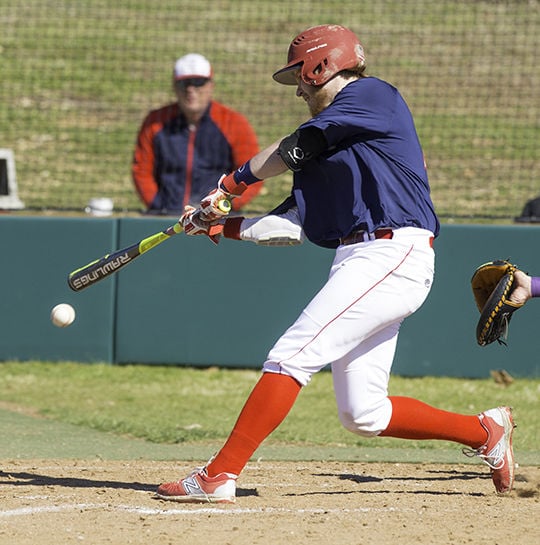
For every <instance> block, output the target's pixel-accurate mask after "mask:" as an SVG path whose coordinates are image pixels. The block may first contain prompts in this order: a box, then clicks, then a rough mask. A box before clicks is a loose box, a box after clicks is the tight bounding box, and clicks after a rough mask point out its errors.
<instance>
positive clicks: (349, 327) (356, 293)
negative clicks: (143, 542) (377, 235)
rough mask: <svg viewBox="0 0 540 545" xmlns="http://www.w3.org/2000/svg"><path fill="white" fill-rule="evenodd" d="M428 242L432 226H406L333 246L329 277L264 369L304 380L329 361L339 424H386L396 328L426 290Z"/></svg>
mask: <svg viewBox="0 0 540 545" xmlns="http://www.w3.org/2000/svg"><path fill="white" fill-rule="evenodd" d="M432 241H433V234H432V233H431V232H429V231H426V230H424V229H417V228H414V227H404V228H400V229H396V230H394V233H393V238H392V239H377V240H369V241H367V242H360V243H357V244H351V245H348V246H339V247H338V248H337V249H336V254H335V258H334V261H333V263H332V267H331V270H330V275H329V278H328V281H327V282H326V284H325V285H324V286H323V288H322V289H321V290H320V291H319V292H318V293H317V295H316V296H315V297H314V298H313V300H312V301H311V302H310V303H309V304H308V306H307V307H306V308H305V309H304V310H303V311H302V313H301V314H300V316H299V318H298V319H297V320H296V322H295V323H294V324H293V325H292V326H291V327H290V328H289V329H288V330H287V331H286V332H285V333H284V334H283V336H282V337H281V338H280V339H279V340H278V341H277V342H276V344H275V345H274V346H273V348H272V349H271V350H270V352H269V354H268V356H267V360H266V361H265V363H264V366H263V371H264V372H272V373H282V374H287V375H290V376H292V377H294V378H295V379H296V380H297V381H298V382H299V383H300V384H302V385H303V386H305V385H306V384H307V383H308V382H309V381H310V379H311V377H312V375H313V374H314V373H316V372H318V371H320V370H321V369H323V368H324V367H325V366H326V365H331V369H332V376H333V382H334V393H335V397H336V402H337V407H338V413H339V418H340V421H341V422H342V424H343V426H344V427H345V428H346V429H348V430H350V431H352V432H353V433H356V434H358V435H363V436H366V437H369V436H374V435H378V434H379V433H381V432H382V431H383V430H385V429H386V427H387V426H388V423H389V422H390V418H391V415H392V404H391V402H390V400H389V399H388V381H389V379H390V370H391V367H392V362H393V359H394V353H395V349H396V343H397V338H398V333H399V328H400V325H401V323H402V321H403V319H404V318H406V317H407V316H410V315H411V314H412V313H413V312H415V311H416V310H417V309H418V308H419V307H420V306H421V305H422V303H423V302H424V301H425V299H426V297H427V295H428V293H429V291H430V289H431V284H432V281H433V274H434V261H435V257H434V252H433V249H432Z"/></svg>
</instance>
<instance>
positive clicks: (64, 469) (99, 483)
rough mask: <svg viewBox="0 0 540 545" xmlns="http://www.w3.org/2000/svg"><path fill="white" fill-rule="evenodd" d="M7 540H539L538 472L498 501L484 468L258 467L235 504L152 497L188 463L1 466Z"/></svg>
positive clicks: (523, 475) (498, 544)
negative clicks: (172, 500)
mask: <svg viewBox="0 0 540 545" xmlns="http://www.w3.org/2000/svg"><path fill="white" fill-rule="evenodd" d="M1 464H2V465H1V471H0V497H1V499H2V502H1V503H2V505H1V508H0V543H1V544H4V543H5V544H8V543H9V544H16V545H24V544H32V545H34V544H35V543H39V544H40V545H53V544H54V545H58V544H59V543H62V544H71V543H92V544H102V543H114V544H150V543H159V544H160V545H161V544H176V543H185V544H189V545H199V544H201V545H202V544H204V545H208V544H209V543H219V544H233V543H234V544H235V545H248V544H249V545H253V544H272V545H280V544H288V545H291V544H296V543H298V544H300V543H301V544H304V543H309V544H321V545H322V544H327V543H335V544H339V545H346V544H372V543H377V544H378V545H379V544H380V545H385V544H392V545H395V544H396V543H425V544H429V545H439V544H440V545H442V544H445V545H447V544H461V543H463V544H471V543H476V542H481V543H488V544H493V545H505V544H512V545H521V544H523V545H525V544H532V543H540V526H539V524H538V517H539V514H540V468H538V467H523V468H518V470H517V478H516V485H515V489H514V491H513V492H512V493H511V494H509V495H508V496H505V497H499V496H497V495H496V494H495V492H494V488H493V486H492V483H491V479H490V478H489V474H488V471H487V468H485V466H483V465H480V464H478V465H476V464H474V465H470V464H467V465H461V466H455V465H454V466H451V465H439V464H437V465H435V464H407V463H405V464H395V463H394V464H391V463H386V464H381V463H357V462H354V463H348V462H316V463H314V462H270V461H268V462H264V461H262V462H258V463H251V464H250V465H248V467H247V468H246V470H245V471H244V473H243V474H242V476H241V478H240V480H239V482H238V499H237V502H236V504H234V505H216V504H199V505H185V504H179V503H174V502H166V501H163V500H159V499H156V498H155V497H154V495H153V492H154V490H155V488H156V486H157V485H158V484H159V483H160V482H162V481H163V480H171V479H174V478H176V477H180V476H184V474H185V473H186V472H188V471H189V470H190V469H191V468H192V467H193V464H192V463H191V462H190V463H172V462H149V461H129V462H118V461H112V462H110V461H80V460H77V461H66V460H58V461H40V460H33V461H29V460H24V461H3V462H1Z"/></svg>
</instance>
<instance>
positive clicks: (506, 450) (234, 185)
mask: <svg viewBox="0 0 540 545" xmlns="http://www.w3.org/2000/svg"><path fill="white" fill-rule="evenodd" d="M273 78H274V79H275V80H276V81H277V82H278V83H282V84H285V85H293V86H296V95H297V96H298V97H300V98H302V99H303V100H305V101H306V103H307V106H308V108H309V111H310V113H311V118H310V119H309V121H307V122H305V123H304V124H302V125H301V126H300V127H299V128H298V129H297V130H295V131H294V132H293V133H292V134H290V135H289V136H286V137H284V138H282V139H280V140H279V141H278V142H276V143H274V144H272V145H270V146H269V147H268V148H266V149H264V150H262V151H261V152H260V153H258V154H257V155H255V156H254V157H253V158H252V159H251V160H250V161H248V162H247V163H245V164H244V165H243V166H242V167H240V168H239V169H238V170H236V171H234V172H233V173H231V174H228V175H227V176H224V177H222V178H221V179H220V180H219V182H218V187H217V189H215V190H214V191H212V192H211V193H210V194H209V195H208V196H207V197H206V198H205V199H203V200H202V201H201V204H200V207H199V208H197V209H194V208H191V207H189V208H187V209H186V212H185V214H184V215H183V216H182V218H181V220H180V221H181V222H182V223H183V225H184V228H185V231H186V233H188V234H191V235H200V234H203V235H209V234H210V232H212V234H213V236H214V235H215V229H216V225H217V224H218V221H219V219H220V218H221V216H223V212H221V211H220V209H219V207H218V203H219V202H220V200H222V199H224V198H228V199H231V198H235V196H237V195H240V194H242V192H243V191H244V190H245V189H246V188H247V187H249V186H250V185H251V184H253V183H256V182H257V181H258V180H260V179H266V180H268V179H269V178H271V177H273V176H276V175H278V174H281V173H283V172H285V171H286V170H287V169H289V170H291V171H292V172H293V173H294V176H293V187H292V192H291V195H290V197H289V198H288V199H287V200H286V201H285V202H284V203H283V204H282V205H280V206H279V207H277V208H276V209H275V210H274V211H272V212H271V213H270V214H268V215H266V216H264V217H261V218H251V219H243V218H228V219H226V221H225V222H224V225H223V231H222V235H223V236H226V237H229V238H233V239H239V240H249V241H254V242H257V243H260V244H295V243H300V242H302V240H303V239H304V238H306V239H308V240H309V241H310V242H312V243H314V244H317V245H320V246H323V247H327V248H333V249H334V251H335V258H334V261H333V264H332V267H331V270H330V273H329V277H328V281H327V282H326V284H325V285H324V286H323V287H322V288H321V290H320V291H319V293H317V295H316V296H315V297H314V298H313V300H312V301H311V302H310V303H309V304H308V305H307V306H306V308H305V309H304V310H303V312H302V313H301V315H300V316H299V317H298V319H297V320H296V322H295V323H294V324H292V325H291V326H290V328H289V329H288V330H287V331H286V332H285V333H284V334H283V336H282V337H281V338H280V339H279V340H278V341H277V342H276V344H275V346H274V347H273V348H272V349H271V350H270V352H269V354H268V356H267V359H266V361H265V362H264V366H263V373H262V376H261V378H260V379H259V381H258V383H257V384H256V386H255V387H254V389H253V391H252V393H251V394H250V396H249V398H248V400H247V401H246V404H245V405H244V408H243V409H242V411H241V413H240V416H239V418H238V420H237V422H236V424H235V426H234V428H233V430H232V432H231V434H230V436H229V438H228V440H227V441H226V443H225V445H224V446H223V448H222V449H221V450H220V451H219V452H218V453H217V454H216V455H215V456H214V457H213V458H211V460H210V461H209V462H208V463H207V465H206V466H205V467H204V468H198V469H196V470H195V471H194V472H193V473H192V474H191V475H190V476H188V477H186V478H184V479H180V480H179V481H176V482H171V483H165V484H162V485H161V486H160V487H159V488H158V491H157V494H158V496H159V497H160V498H163V499H168V500H174V501H184V502H201V501H209V502H233V501H235V489H236V479H237V477H238V476H239V475H240V473H241V471H242V470H243V468H244V467H245V465H246V463H247V462H248V460H249V459H250V457H251V456H252V455H253V453H254V452H255V450H256V449H257V448H258V447H259V445H260V444H261V442H262V441H263V440H264V439H265V438H266V437H267V436H268V435H269V434H270V433H271V432H272V431H273V430H274V429H275V428H276V427H277V426H278V425H279V424H280V423H281V422H282V421H283V419H284V418H285V417H286V415H287V413H288V412H289V410H290V409H291V407H292V406H293V404H294V402H295V399H296V397H297V395H298V393H299V392H300V390H301V388H302V387H303V386H305V385H306V384H308V382H309V381H310V379H311V377H312V375H313V374H314V373H317V372H318V371H320V370H321V369H323V368H324V367H325V366H326V365H328V364H330V365H331V369H332V375H333V382H334V390H335V397H336V401H337V408H338V412H339V418H340V420H341V422H342V423H343V425H344V426H345V428H346V429H348V430H350V431H351V432H353V433H356V434H358V435H362V436H365V437H376V436H391V437H399V438H403V439H416V440H418V439H441V440H447V441H455V442H457V443H460V444H462V445H465V446H466V449H465V451H466V452H467V453H468V454H471V455H477V456H479V457H481V459H482V460H484V461H485V462H486V463H487V464H488V465H489V467H490V468H491V473H492V478H493V482H494V484H495V488H496V490H497V492H498V493H505V492H508V491H510V490H511V488H512V483H513V472H514V460H513V452H512V433H513V428H514V423H513V419H512V414H511V410H510V409H509V408H508V407H497V408H494V409H489V410H487V411H485V412H483V413H481V414H479V415H461V414H455V413H451V412H447V411H443V410H440V409H437V408H434V407H431V406H428V405H426V404H424V403H422V402H421V401H418V400H415V399H411V398H406V397H395V396H392V397H389V396H388V382H389V377H390V370H391V367H392V361H393V358H394V352H395V349H396V343H397V338H398V333H399V329H400V326H401V323H402V322H403V320H404V319H405V318H406V317H407V316H410V315H411V314H412V313H413V312H415V311H416V310H417V309H418V308H419V307H420V306H421V305H422V303H423V302H424V301H425V299H426V297H427V296H428V293H429V291H430V288H431V284H432V281H433V273H434V251H433V241H434V239H435V238H436V237H437V234H438V232H439V222H438V220H437V217H436V215H435V212H434V207H433V204H432V201H431V198H430V188H429V183H428V178H427V174H426V168H425V164H424V157H423V153H422V149H421V146H420V143H419V139H418V136H417V133H416V130H415V126H414V122H413V119H412V116H411V113H410V111H409V108H408V107H407V105H406V103H405V101H404V99H403V98H402V96H401V95H400V93H399V92H398V91H397V89H396V88H395V87H393V86H392V85H390V84H389V83H386V82H384V81H382V80H380V79H378V78H375V77H370V76H368V75H367V74H366V64H365V58H364V51H363V48H362V46H361V45H360V43H359V41H358V39H357V37H356V36H355V34H354V33H353V32H352V31H350V30H349V29H347V28H344V27H342V26H338V25H322V26H316V27H312V28H309V29H307V30H306V31H304V32H302V33H301V34H299V35H298V36H297V37H295V38H294V40H293V41H292V43H291V44H290V47H289V52H288V61H287V64H286V65H285V66H284V67H283V68H281V69H280V70H278V71H277V72H275V73H274V75H273ZM217 289H219V288H217ZM221 327H227V326H226V325H225V324H222V326H221Z"/></svg>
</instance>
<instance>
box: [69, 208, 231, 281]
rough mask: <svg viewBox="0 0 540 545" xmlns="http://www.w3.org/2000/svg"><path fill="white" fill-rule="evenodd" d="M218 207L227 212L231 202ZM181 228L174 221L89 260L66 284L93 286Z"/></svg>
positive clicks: (75, 271)
mask: <svg viewBox="0 0 540 545" xmlns="http://www.w3.org/2000/svg"><path fill="white" fill-rule="evenodd" d="M219 208H220V210H221V211H222V212H227V213H228V212H229V211H230V209H231V203H230V202H229V201H228V200H222V201H220V203H219ZM183 230H184V229H183V227H182V225H181V224H180V222H176V223H175V224H174V225H171V226H170V227H167V229H165V230H163V231H160V232H159V233H155V234H153V235H150V236H149V237H146V238H144V239H142V240H141V241H139V242H137V243H135V244H132V245H131V246H127V247H126V248H122V249H121V250H118V251H116V252H113V253H112V254H107V255H104V256H103V257H101V258H100V259H96V260H95V261H91V262H90V263H88V264H87V265H85V266H84V267H81V268H80V269H76V270H74V271H72V272H70V273H69V275H68V278H67V282H68V285H69V287H70V288H71V289H72V290H73V291H81V290H83V289H85V288H87V287H88V286H93V285H94V284H96V283H97V282H99V281H100V280H103V279H104V278H107V277H108V276H111V275H112V274H115V273H117V272H118V271H119V270H121V269H123V268H124V267H126V266H127V265H129V264H130V263H131V262H133V261H134V260H135V259H137V258H138V257H139V256H141V255H143V254H144V253H146V252H148V251H150V250H151V249H152V248H155V247H156V246H158V245H159V244H161V243H162V242H165V241H166V240H169V238H171V237H172V236H173V235H176V234H177V233H181V232H182V231H183Z"/></svg>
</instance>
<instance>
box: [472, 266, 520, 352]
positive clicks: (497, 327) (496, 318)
mask: <svg viewBox="0 0 540 545" xmlns="http://www.w3.org/2000/svg"><path fill="white" fill-rule="evenodd" d="M516 270H517V267H516V266H515V265H513V264H512V263H509V262H508V261H504V260H497V261H489V262H488V263H484V264H483V265H480V267H478V268H477V269H476V271H475V273H474V274H473V277H472V278H471V287H472V291H473V295H474V300H475V302H476V306H477V307H478V310H479V311H480V319H479V320H478V324H477V326H476V340H477V341H478V344H479V345H480V346H486V345H488V344H490V343H492V342H494V341H497V342H498V343H499V344H506V342H505V341H506V339H507V337H508V325H509V323H510V319H511V318H512V314H513V313H514V312H515V311H516V310H517V309H518V308H521V307H522V306H523V303H513V302H511V301H509V298H510V294H511V293H512V290H513V289H514V287H515V278H514V273H515V271H516Z"/></svg>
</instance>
